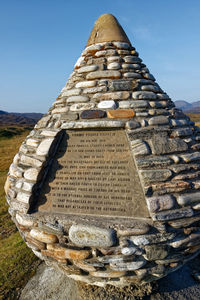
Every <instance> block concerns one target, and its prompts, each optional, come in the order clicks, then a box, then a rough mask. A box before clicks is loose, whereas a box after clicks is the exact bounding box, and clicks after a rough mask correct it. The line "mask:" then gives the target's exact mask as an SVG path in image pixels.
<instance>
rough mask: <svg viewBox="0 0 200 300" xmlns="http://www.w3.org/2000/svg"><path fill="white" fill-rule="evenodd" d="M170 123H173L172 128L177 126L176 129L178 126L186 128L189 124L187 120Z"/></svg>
mask: <svg viewBox="0 0 200 300" xmlns="http://www.w3.org/2000/svg"><path fill="white" fill-rule="evenodd" d="M170 122H171V124H172V126H175V127H176V126H185V125H188V124H189V122H188V120H187V119H179V120H177V119H171V120H170Z"/></svg>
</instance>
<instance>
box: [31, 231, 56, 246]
mask: <svg viewBox="0 0 200 300" xmlns="http://www.w3.org/2000/svg"><path fill="white" fill-rule="evenodd" d="M30 235H31V236H32V237H33V238H34V239H36V240H38V241H41V242H44V243H47V244H52V243H56V242H58V238H57V236H56V235H54V234H49V233H46V232H44V231H41V230H38V229H35V228H33V229H31V231H30Z"/></svg>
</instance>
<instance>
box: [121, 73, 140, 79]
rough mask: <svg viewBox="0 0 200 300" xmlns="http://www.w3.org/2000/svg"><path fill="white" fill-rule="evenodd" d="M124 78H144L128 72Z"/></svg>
mask: <svg viewBox="0 0 200 300" xmlns="http://www.w3.org/2000/svg"><path fill="white" fill-rule="evenodd" d="M124 77H125V78H133V79H139V78H141V77H142V76H141V75H140V74H139V73H136V72H127V73H124Z"/></svg>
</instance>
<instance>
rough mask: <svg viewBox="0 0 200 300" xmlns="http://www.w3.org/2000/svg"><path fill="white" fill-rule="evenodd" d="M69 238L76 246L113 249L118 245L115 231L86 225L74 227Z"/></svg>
mask: <svg viewBox="0 0 200 300" xmlns="http://www.w3.org/2000/svg"><path fill="white" fill-rule="evenodd" d="M69 238H70V240H71V241H72V242H73V243H74V244H76V245H78V246H85V247H87V246H88V247H111V246H113V245H114V244H115V243H116V236H115V231H114V230H112V229H103V228H100V227H95V226H86V225H72V226H71V227H70V229H69Z"/></svg>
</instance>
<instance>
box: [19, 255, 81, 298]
mask: <svg viewBox="0 0 200 300" xmlns="http://www.w3.org/2000/svg"><path fill="white" fill-rule="evenodd" d="M34 253H35V255H36V256H39V258H40V259H42V260H43V259H44V256H43V255H42V254H41V253H40V252H39V251H35V250H34ZM81 298H82V297H81V295H80V292H79V288H78V285H77V283H76V281H74V280H72V279H70V278H68V277H67V276H66V275H65V274H64V272H63V273H62V272H61V271H59V270H58V268H57V269H56V270H55V268H53V267H49V266H46V265H45V264H44V263H43V264H41V265H40V266H39V268H38V270H37V273H36V275H34V277H32V278H31V279H30V280H29V281H28V283H27V285H26V286H25V288H24V289H23V290H22V293H21V295H20V300H30V299H31V300H47V299H48V300H81Z"/></svg>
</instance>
